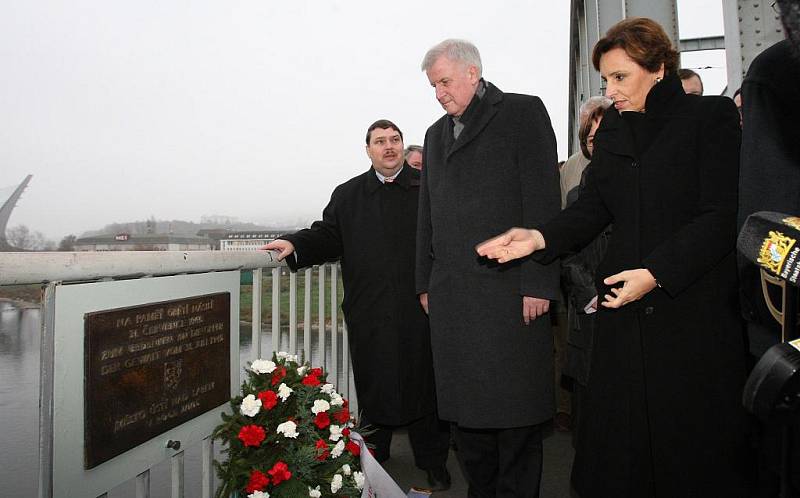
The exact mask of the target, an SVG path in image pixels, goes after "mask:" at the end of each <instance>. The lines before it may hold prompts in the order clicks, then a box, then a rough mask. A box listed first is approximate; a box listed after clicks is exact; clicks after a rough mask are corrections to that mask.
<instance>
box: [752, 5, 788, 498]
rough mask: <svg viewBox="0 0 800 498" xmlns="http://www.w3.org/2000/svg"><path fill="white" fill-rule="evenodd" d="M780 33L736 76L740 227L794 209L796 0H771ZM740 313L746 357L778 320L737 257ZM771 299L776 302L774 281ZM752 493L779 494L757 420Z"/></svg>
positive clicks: (768, 428) (770, 444)
mask: <svg viewBox="0 0 800 498" xmlns="http://www.w3.org/2000/svg"><path fill="white" fill-rule="evenodd" d="M775 6H776V7H777V9H778V11H779V13H780V17H781V22H782V24H783V27H784V33H785V34H786V39H784V40H782V41H780V42H778V43H776V44H774V45H772V46H771V47H768V48H767V49H765V50H764V51H763V52H761V53H760V54H759V55H758V56H757V57H756V58H755V59H753V62H752V63H751V64H750V67H749V69H748V70H747V75H746V76H745V78H744V81H743V82H742V89H741V90H742V91H741V94H740V95H741V102H742V116H743V118H742V119H743V121H744V122H746V123H747V125H746V126H744V127H743V128H742V150H741V168H740V170H739V215H738V222H739V227H740V228H741V226H742V225H743V224H744V222H745V220H746V219H747V217H748V216H749V215H751V214H753V213H755V212H758V211H777V212H779V213H786V214H789V215H793V216H800V140H798V139H800V120H798V116H799V115H800V92H798V81H800V0H780V1H778V2H776V3H775ZM739 285H740V299H741V304H742V313H743V315H744V318H745V319H746V320H747V333H748V338H749V343H750V354H751V355H752V356H751V361H752V362H755V361H758V359H759V358H761V356H762V355H763V354H764V353H765V352H766V351H767V349H769V348H770V347H771V346H773V345H774V344H776V343H778V342H779V341H780V340H781V332H780V326H779V325H778V322H777V321H776V320H774V319H773V318H772V316H771V314H770V312H769V310H768V309H767V306H766V301H765V298H764V295H763V293H762V290H761V276H760V271H759V269H758V267H757V266H756V265H754V264H752V263H750V262H748V261H746V260H745V259H744V258H740V260H739ZM768 289H769V290H770V291H775V292H774V293H773V296H772V297H771V299H772V300H773V302H774V303H775V304H776V305H777V306H778V307H779V308H780V307H781V305H780V302H781V296H780V291H779V290H778V289H777V286H772V285H769V286H768ZM756 429H757V438H756V439H757V446H758V447H757V455H758V472H759V476H758V477H759V478H758V493H759V494H758V496H759V497H762V496H764V497H767V496H777V495H778V491H779V486H780V452H781V429H780V425H779V424H761V423H759V424H757V426H756ZM793 433H794V441H793V442H792V443H791V447H792V450H791V452H792V453H791V460H792V464H791V465H792V466H791V468H790V470H789V472H790V474H791V483H790V487H791V490H790V496H792V497H798V496H800V430H797V429H795V430H794V431H793Z"/></svg>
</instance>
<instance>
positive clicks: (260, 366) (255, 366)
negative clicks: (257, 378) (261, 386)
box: [250, 359, 276, 374]
mask: <svg viewBox="0 0 800 498" xmlns="http://www.w3.org/2000/svg"><path fill="white" fill-rule="evenodd" d="M275 366H276V365H275V363H273V362H271V361H270V360H260V359H259V360H256V361H254V362H253V363H252V364H251V365H250V370H252V371H254V372H255V373H260V374H268V373H272V372H273V371H274V370H275Z"/></svg>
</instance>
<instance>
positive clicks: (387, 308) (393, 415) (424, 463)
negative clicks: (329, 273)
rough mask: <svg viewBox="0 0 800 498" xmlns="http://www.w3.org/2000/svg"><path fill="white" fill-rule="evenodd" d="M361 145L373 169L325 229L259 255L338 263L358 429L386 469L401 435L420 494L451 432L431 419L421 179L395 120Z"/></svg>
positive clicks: (446, 483) (436, 485) (354, 184)
mask: <svg viewBox="0 0 800 498" xmlns="http://www.w3.org/2000/svg"><path fill="white" fill-rule="evenodd" d="M366 141H367V146H366V152H367V156H368V157H369V159H370V161H371V166H370V168H369V170H367V171H366V172H364V173H362V174H360V175H358V176H356V177H355V178H352V179H350V180H349V181H347V182H345V183H343V184H341V185H339V186H338V187H336V189H335V190H334V191H333V194H332V195H331V200H330V202H329V203H328V206H327V207H326V208H325V210H324V211H323V213H322V220H320V221H315V222H314V223H313V224H312V225H311V228H308V229H305V230H300V231H299V232H296V233H293V234H286V235H282V236H281V237H279V238H278V239H277V240H274V241H272V242H270V243H269V244H267V245H265V246H264V247H263V249H269V250H275V251H279V254H278V260H284V259H285V260H286V263H287V264H288V265H289V268H291V270H292V271H297V270H298V269H300V268H305V267H308V266H312V265H317V264H321V263H324V262H326V261H335V260H340V261H341V264H342V281H343V282H342V283H343V284H344V300H343V301H342V311H343V312H344V316H345V320H346V321H347V327H348V331H349V334H350V335H349V337H350V357H351V359H352V362H353V377H354V379H355V384H356V392H357V393H358V404H359V408H360V409H361V423H362V425H364V424H365V425H367V426H371V428H374V429H376V430H375V432H373V433H371V434H369V435H368V436H367V438H366V439H367V441H368V442H369V443H371V444H374V445H375V458H376V459H377V460H378V461H379V462H383V461H386V460H388V459H389V456H390V452H389V449H390V446H391V442H392V431H393V430H394V429H395V428H398V427H400V426H405V427H407V428H408V436H409V439H410V442H411V448H412V450H413V453H414V462H415V463H416V465H417V467H419V468H420V469H422V470H424V471H426V473H427V478H428V486H426V487H428V488H430V489H434V490H444V489H447V488H449V487H450V474H449V473H448V471H447V468H446V467H445V463H446V461H447V454H448V451H449V442H450V433H449V430H448V429H449V428H448V426H447V425H446V424H442V423H440V422H439V419H438V418H437V415H436V395H435V391H434V378H433V370H432V361H431V346H430V331H429V328H428V318H427V317H426V316H425V312H424V311H423V310H422V308H421V307H420V305H419V301H418V300H417V294H416V292H415V289H414V247H415V242H414V240H415V237H416V228H417V200H418V197H419V172H418V171H417V170H415V169H413V168H411V167H408V166H407V164H406V163H405V161H404V160H403V133H402V132H401V131H400V128H398V127H397V125H395V124H394V123H392V122H391V121H388V120H385V119H382V120H379V121H376V122H375V123H373V124H372V125H371V126H370V127H369V129H368V130H367V139H366Z"/></svg>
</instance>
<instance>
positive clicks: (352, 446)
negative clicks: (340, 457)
mask: <svg viewBox="0 0 800 498" xmlns="http://www.w3.org/2000/svg"><path fill="white" fill-rule="evenodd" d="M344 447H345V449H346V450H347V451H349V452H350V453H352V454H353V455H354V456H358V455H360V454H361V446H359V445H357V444H356V443H354V442H352V441H348V442H347V444H346V445H344Z"/></svg>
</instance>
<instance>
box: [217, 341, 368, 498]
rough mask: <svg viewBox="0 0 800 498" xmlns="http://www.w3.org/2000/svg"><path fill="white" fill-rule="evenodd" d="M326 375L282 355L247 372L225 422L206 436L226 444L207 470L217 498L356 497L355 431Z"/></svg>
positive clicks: (359, 479)
mask: <svg viewBox="0 0 800 498" xmlns="http://www.w3.org/2000/svg"><path fill="white" fill-rule="evenodd" d="M326 375H327V374H326V373H325V372H323V370H322V369H321V368H311V367H310V365H309V364H308V363H303V364H300V363H298V360H297V356H295V355H290V354H287V353H284V352H280V353H277V354H273V356H272V359H271V360H265V359H258V360H255V361H253V362H252V363H250V364H249V365H248V368H247V377H248V378H247V379H246V380H245V381H244V382H243V383H242V392H241V395H240V396H237V397H235V398H233V399H231V402H230V405H231V409H232V414H226V413H223V414H222V423H221V424H220V425H219V426H217V428H216V429H215V430H214V433H213V437H214V439H215V440H219V441H222V442H223V443H224V444H225V449H223V454H224V455H225V459H224V461H222V462H220V461H215V462H214V466H215V467H216V469H217V474H218V476H219V478H220V480H221V481H222V484H221V486H220V487H219V489H217V493H216V497H217V498H228V497H230V496H240V497H247V498H268V497H273V498H282V497H283V498H298V497H304V496H309V497H312V498H321V497H334V496H335V497H342V496H349V497H357V496H361V493H362V488H363V487H364V480H365V478H364V473H363V472H362V471H361V461H360V458H359V455H360V453H361V446H360V445H359V444H358V443H357V442H355V441H353V440H351V438H350V435H351V432H350V431H351V430H352V429H353V427H354V425H355V423H354V420H353V418H352V416H351V414H350V409H349V406H348V401H347V400H346V399H345V398H344V397H342V395H341V394H339V393H338V392H336V389H335V387H334V386H333V385H332V384H329V383H327V382H326V381H325V378H326Z"/></svg>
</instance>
